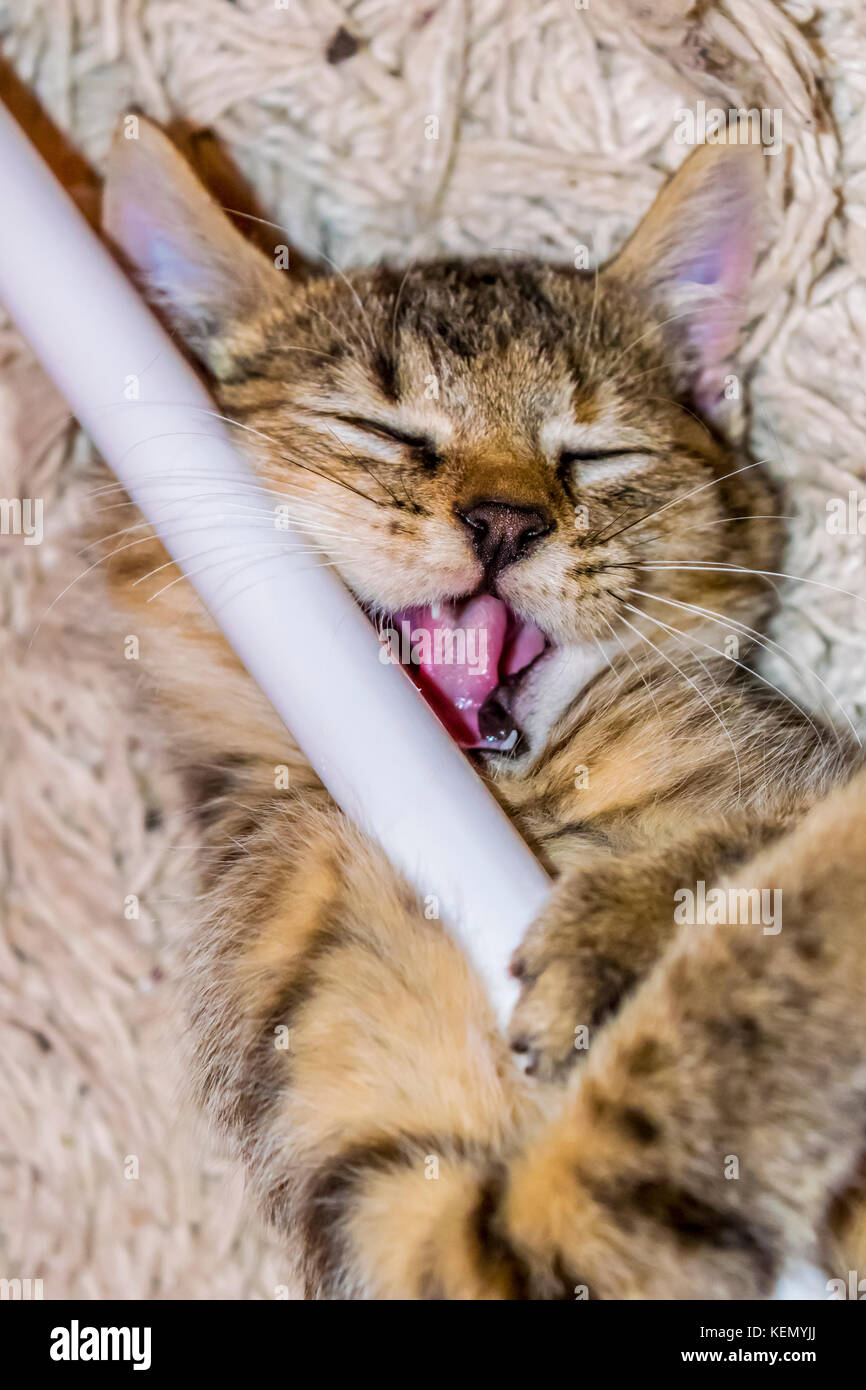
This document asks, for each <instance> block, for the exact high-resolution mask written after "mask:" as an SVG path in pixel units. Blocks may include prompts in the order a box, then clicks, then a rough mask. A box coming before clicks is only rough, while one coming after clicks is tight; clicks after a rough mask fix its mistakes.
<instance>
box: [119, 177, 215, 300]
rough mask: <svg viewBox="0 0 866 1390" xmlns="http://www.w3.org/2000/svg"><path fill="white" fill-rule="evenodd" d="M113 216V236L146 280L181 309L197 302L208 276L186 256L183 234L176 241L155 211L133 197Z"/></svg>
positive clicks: (125, 199) (126, 200)
mask: <svg viewBox="0 0 866 1390" xmlns="http://www.w3.org/2000/svg"><path fill="white" fill-rule="evenodd" d="M113 213H114V215H113V219H112V222H113V225H112V226H111V228H110V231H111V235H112V237H113V239H114V241H115V242H116V243H117V245H118V246H120V248H121V250H122V251H123V252H124V254H125V255H126V256H127V257H128V259H129V260H130V261H131V262H132V264H133V265H134V266H137V268H138V269H139V270H140V271H141V273H142V275H143V276H144V277H145V279H146V280H147V281H148V282H149V283H150V284H151V285H153V286H155V287H156V288H158V289H160V290H162V291H163V292H164V293H165V294H166V295H167V297H168V298H169V299H170V300H171V301H172V302H174V303H176V304H177V305H178V307H183V306H185V305H188V304H189V303H190V301H192V300H194V299H196V298H197V296H198V294H199V292H200V291H201V290H203V289H204V288H205V280H206V272H205V270H204V268H203V267H202V266H201V265H199V264H197V263H196V262H195V261H194V260H193V259H192V258H191V257H190V256H189V255H187V254H185V250H184V245H183V233H181V234H180V236H176V237H173V236H172V234H171V231H170V230H168V229H166V228H165V227H164V226H162V225H161V224H160V222H159V221H158V220H157V216H156V215H154V210H153V209H150V208H147V207H144V206H142V204H141V203H139V202H138V201H136V200H134V199H132V198H129V197H126V198H124V200H123V201H122V203H120V205H119V206H118V205H117V204H116V205H115V207H114V210H113Z"/></svg>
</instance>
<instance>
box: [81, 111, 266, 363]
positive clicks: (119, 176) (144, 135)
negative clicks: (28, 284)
mask: <svg viewBox="0 0 866 1390" xmlns="http://www.w3.org/2000/svg"><path fill="white" fill-rule="evenodd" d="M133 121H134V124H132V122H133ZM130 129H132V130H133V131H134V132H135V134H134V136H133V138H128V134H127V132H128V131H129V130H130ZM102 225H103V228H104V230H105V232H106V234H107V235H108V237H109V239H110V240H111V241H112V242H113V243H114V245H115V246H116V247H117V249H118V250H119V251H120V252H121V254H122V255H123V257H124V259H125V260H126V261H127V262H129V263H130V265H131V266H132V268H133V270H134V271H135V272H136V273H137V276H138V278H139V279H140V280H141V282H142V285H143V288H144V290H145V292H146V293H147V294H148V296H149V298H151V299H152V300H153V302H154V303H155V304H157V305H159V307H161V308H162V309H163V310H164V311H165V313H166V316H167V317H168V319H169V321H170V322H171V323H172V324H173V325H174V326H175V327H176V328H177V329H178V331H179V332H180V334H181V336H182V337H183V338H184V339H185V340H186V341H187V343H189V345H190V346H191V347H192V348H193V349H194V350H196V351H198V352H199V355H200V356H202V357H205V358H207V345H208V342H209V340H210V339H211V338H213V337H214V336H217V335H219V333H220V332H221V331H222V330H224V329H225V328H227V327H228V326H229V325H230V324H231V323H232V322H234V321H236V320H238V319H241V318H243V317H245V316H246V315H247V314H249V313H250V312H252V311H254V310H255V309H256V308H260V307H261V306H262V304H266V303H268V302H269V301H270V302H272V301H273V300H274V298H275V297H279V296H281V295H283V294H285V293H286V290H285V283H284V281H283V280H282V277H281V275H280V272H279V271H277V270H276V269H275V268H274V266H272V265H271V264H270V262H269V261H268V260H267V258H266V257H265V256H264V255H263V254H262V252H260V251H259V250H258V249H257V248H256V247H254V246H252V245H251V244H250V243H249V242H248V241H246V240H245V239H244V237H242V236H241V234H240V232H239V231H238V230H237V228H236V227H234V226H233V225H232V223H231V222H230V221H229V219H228V218H227V217H226V215H225V214H224V213H223V212H222V210H221V209H220V207H219V206H218V204H217V203H216V202H215V201H214V200H213V198H212V197H211V196H210V194H209V193H208V192H207V191H206V190H205V189H204V188H203V186H202V185H201V184H200V183H199V181H198V179H197V178H196V176H195V175H194V173H193V172H192V170H191V169H190V167H189V165H188V164H187V163H186V162H185V160H183V159H182V158H181V156H180V155H179V154H178V153H177V151H176V150H175V148H174V146H173V145H172V144H171V142H170V141H169V140H168V139H167V138H166V136H165V135H163V134H162V132H161V131H160V130H158V129H157V128H156V126H154V125H151V123H150V122H149V121H147V120H145V119H144V118H143V117H140V116H137V117H134V118H128V119H127V120H126V121H124V123H123V127H122V128H121V129H120V130H119V131H118V133H117V135H116V136H115V139H114V143H113V145H112V148H111V152H110V155H109V160H108V170H107V174H106V180H105V188H104V192H103V204H102Z"/></svg>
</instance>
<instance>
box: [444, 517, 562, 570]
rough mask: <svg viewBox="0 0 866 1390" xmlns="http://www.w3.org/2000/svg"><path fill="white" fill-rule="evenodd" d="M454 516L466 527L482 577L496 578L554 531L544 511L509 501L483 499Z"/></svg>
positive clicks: (551, 522)
mask: <svg viewBox="0 0 866 1390" xmlns="http://www.w3.org/2000/svg"><path fill="white" fill-rule="evenodd" d="M457 515H458V516H459V517H460V520H461V521H462V522H463V523H464V525H466V526H468V527H469V532H470V536H471V539H472V544H473V546H474V547H475V553H476V555H477V556H478V558H479V560H480V561H481V563H482V565H483V566H484V574H485V577H486V578H487V579H488V580H490V579H493V578H495V577H496V575H497V574H499V572H500V571H501V570H504V569H505V566H506V565H513V564H514V562H515V560H522V559H523V557H524V555H526V554H527V553H528V551H529V549H530V547H531V546H532V545H533V544H534V543H535V541H537V540H540V538H541V537H542V536H546V535H547V534H548V532H550V531H552V530H553V521H552V520H551V518H550V517H549V516H548V514H547V512H545V511H542V510H541V509H540V508H536V507H517V506H514V505H512V503H511V502H498V501H496V500H495V499H493V498H485V499H484V501H482V502H478V503H476V505H475V506H474V507H468V508H467V509H466V510H465V511H463V510H461V509H459V508H458V511H457Z"/></svg>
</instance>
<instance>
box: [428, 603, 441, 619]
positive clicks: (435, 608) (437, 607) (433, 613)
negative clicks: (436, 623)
mask: <svg viewBox="0 0 866 1390" xmlns="http://www.w3.org/2000/svg"><path fill="white" fill-rule="evenodd" d="M440 612H441V605H440V604H438V603H434V604H433V607H432V608H431V609H430V616H431V617H433V618H438V617H439V614H440Z"/></svg>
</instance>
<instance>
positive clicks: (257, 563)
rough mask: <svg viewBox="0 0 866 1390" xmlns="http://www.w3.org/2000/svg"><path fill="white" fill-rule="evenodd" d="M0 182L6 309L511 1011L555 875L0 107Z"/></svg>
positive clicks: (330, 771)
mask: <svg viewBox="0 0 866 1390" xmlns="http://www.w3.org/2000/svg"><path fill="white" fill-rule="evenodd" d="M0 183H2V188H3V193H4V197H3V209H4V210H3V216H2V217H0V299H2V300H3V302H4V304H5V305H6V307H7V309H8V310H9V312H10V314H11V315H12V317H13V319H14V320H15V321H16V323H17V324H18V326H19V328H20V329H21V331H22V332H23V334H24V335H25V337H26V338H27V339H28V340H29V342H30V343H31V345H32V346H33V348H34V350H35V352H36V354H37V356H38V357H39V359H40V360H41V362H42V364H43V366H44V367H45V370H46V371H47V372H48V374H49V375H50V376H51V377H52V378H53V380H54V381H55V383H56V384H57V386H58V388H59V389H60V391H61V392H62V393H63V395H64V396H65V398H66V399H67V400H68V402H69V404H70V406H71V407H72V409H73V411H74V413H75V415H76V416H77V417H78V419H79V420H80V422H81V424H82V425H83V427H84V429H85V430H86V431H87V433H88V434H89V436H90V437H91V439H92V440H93V441H94V443H95V444H96V446H97V448H98V449H99V450H100V452H101V453H102V455H103V456H104V458H105V459H106V460H107V461H108V463H109V464H110V465H111V467H112V468H113V469H114V471H115V472H116V474H117V475H118V477H119V478H120V480H121V481H122V482H123V484H124V486H125V487H126V489H127V490H128V492H129V493H130V495H131V496H132V497H133V498H134V499H135V501H136V502H137V504H138V506H139V507H140V508H141V511H142V512H143V514H144V515H145V516H146V517H147V518H148V519H149V520H150V521H151V522H152V524H153V526H154V527H155V529H156V530H157V531H158V533H159V535H160V537H161V539H162V541H163V542H164V544H165V546H166V548H167V549H168V551H169V552H170V554H171V555H172V556H173V557H174V559H175V560H176V561H177V562H178V564H179V565H180V566H181V567H182V568H186V569H187V572H188V577H189V578H190V581H191V583H192V584H193V585H194V587H195V588H196V589H197V590H198V593H199V594H200V596H201V598H202V599H203V601H204V603H205V604H206V606H207V608H208V609H209V610H210V612H211V613H212V614H213V616H214V618H215V619H216V620H217V622H218V623H219V625H220V627H221V628H222V630H223V632H224V633H225V636H226V637H227V639H228V641H229V642H230V643H231V645H232V647H233V648H234V650H235V651H236V652H237V654H238V656H239V657H240V659H241V660H242V661H243V663H244V665H245V666H246V667H247V669H248V670H249V672H250V673H251V675H252V676H253V677H254V678H255V680H256V681H257V682H258V684H259V685H260V686H261V688H262V690H263V691H264V693H265V694H266V696H267V697H268V699H269V700H270V702H271V704H272V705H273V706H274V708H275V709H276V711H277V713H278V714H279V715H280V717H281V718H282V719H283V720H284V721H285V723H286V725H287V726H288V728H289V729H290V730H291V732H292V734H293V735H294V737H295V739H296V740H297V743H298V745H299V746H300V748H301V749H302V750H303V752H304V754H305V756H306V757H307V758H308V760H309V762H310V764H311V765H312V767H313V768H314V769H315V770H316V772H317V773H318V775H319V776H320V777H321V779H322V781H323V782H324V784H325V786H326V787H327V788H328V791H329V792H330V793H331V795H332V796H333V798H334V800H335V801H336V802H337V804H338V805H340V806H341V807H342V808H343V810H344V811H346V813H347V814H348V815H349V816H350V817H351V818H352V819H353V820H354V821H355V822H356V823H357V824H358V825H360V826H362V827H363V828H364V829H365V830H367V831H369V832H370V833H371V834H372V835H373V836H375V838H376V839H378V840H379V842H380V843H381V844H382V846H383V847H384V849H385V851H386V852H387V854H388V856H389V858H390V859H391V861H392V862H393V863H394V864H395V865H396V866H397V867H398V868H400V869H401V870H402V871H403V872H404V873H405V874H406V875H407V877H408V878H409V880H410V881H411V882H412V883H413V884H414V885H415V887H416V888H417V889H418V890H419V892H420V893H421V894H422V895H424V896H425V897H426V896H427V895H433V896H435V897H436V898H437V899H438V900H439V904H440V906H441V913H442V916H443V918H444V919H445V920H446V921H447V922H449V923H450V924H451V925H452V926H453V927H454V928H455V929H456V930H457V931H458V934H459V936H460V938H461V940H462V941H463V942H464V944H465V946H466V948H467V949H468V951H469V952H470V955H471V956H472V958H473V960H474V961H475V963H476V965H477V966H478V968H479V969H480V971H481V973H482V975H483V976H484V978H485V980H486V982H487V985H488V988H489V990H490V993H491V996H492V998H493V1001H494V1004H495V1005H496V1007H497V1010H498V1012H499V1015H500V1018H504V1017H505V1016H506V1015H507V1013H508V1012H509V1011H510V1008H511V1005H512V1003H513V999H514V991H515V986H514V985H513V983H512V982H511V980H510V979H509V977H508V975H507V973H506V967H507V962H508V957H509V955H510V953H511V951H512V950H513V949H514V948H515V946H517V945H518V943H519V941H520V939H521V937H522V936H523V933H524V931H525V929H526V927H527V925H528V924H529V922H530V921H531V920H532V918H533V917H534V916H535V915H536V913H537V912H538V911H539V909H540V908H541V906H542V904H543V903H544V901H545V899H546V897H547V895H548V893H549V891H550V880H549V879H548V877H547V875H546V874H545V873H544V872H543V870H542V869H541V867H540V865H539V864H538V862H537V860H536V859H535V858H534V856H533V855H532V854H531V853H530V851H529V849H528V848H527V846H526V845H525V843H524V842H523V840H522V839H521V838H520V837H519V835H518V834H517V832H516V831H515V829H514V827H513V826H512V825H511V823H510V822H509V820H508V819H507V817H506V816H505V815H504V813H503V812H502V811H501V809H500V808H499V807H498V806H497V804H496V802H495V801H494V800H493V798H492V797H491V795H490V794H489V792H488V791H487V789H486V788H485V786H484V785H483V783H482V782H481V781H480V779H479V778H478V777H477V776H476V774H475V772H474V771H473V769H472V767H471V766H470V764H469V763H468V762H467V760H466V758H465V757H464V755H463V754H462V753H461V752H460V751H459V749H458V748H457V747H456V745H455V744H454V743H453V742H452V741H451V739H450V738H449V736H448V735H447V733H446V732H445V730H444V729H443V727H442V726H441V724H440V723H439V721H438V720H437V719H436V718H435V716H434V715H433V714H432V712H431V711H430V710H429V709H428V708H427V706H426V705H425V704H424V702H423V700H422V699H421V698H420V696H419V695H418V693H417V691H416V690H415V688H414V687H413V685H412V683H411V681H410V680H409V679H408V678H407V677H406V675H405V673H404V672H403V671H402V670H401V669H400V668H399V667H395V666H392V665H390V664H383V663H382V662H381V661H380V659H379V654H380V645H379V642H378V640H377V637H376V634H375V632H374V630H373V628H372V626H371V624H370V622H369V621H368V619H367V618H366V616H365V615H364V614H363V612H362V611H361V609H360V608H359V607H358V605H357V604H356V603H355V601H354V599H353V598H352V596H351V595H350V593H349V592H348V590H347V589H346V588H345V586H344V585H343V584H342V582H341V581H340V579H339V578H338V577H337V575H336V574H335V573H334V572H333V570H332V569H331V568H328V567H327V566H325V565H323V564H322V563H320V562H319V561H318V560H316V559H315V557H312V558H311V556H310V554H309V550H310V545H311V542H310V540H309V538H308V537H306V536H304V535H303V534H302V533H301V532H299V531H295V530H289V531H282V530H276V529H273V530H270V529H268V522H267V520H266V519H263V518H262V517H261V515H259V516H258V517H256V516H255V515H254V514H253V512H252V510H251V505H250V504H251V500H253V501H255V502H256V503H257V504H258V505H259V506H261V505H262V501H261V497H262V494H261V492H260V491H253V490H252V489H253V488H254V487H255V486H256V480H255V478H254V476H253V475H252V472H251V470H250V468H249V466H248V465H247V464H246V462H245V461H244V460H243V459H242V458H241V457H240V456H239V455H238V453H237V451H236V449H235V446H234V445H233V443H232V442H231V440H230V439H229V436H228V434H227V432H226V430H225V428H224V426H223V425H222V423H221V422H220V421H219V420H217V419H215V418H214V416H213V411H214V406H213V402H212V401H211V399H210V397H209V396H208V395H207V393H206V391H205V390H204V388H203V387H202V385H201V383H200V381H199V379H198V377H197V376H196V374H195V372H194V371H193V370H192V369H191V367H190V366H189V365H188V363H187V362H186V361H185V360H184V359H183V357H182V356H181V355H180V353H179V352H178V351H177V349H176V348H175V347H174V346H173V344H172V342H171V340H170V339H169V337H168V335H167V334H166V333H165V331H164V330H163V329H162V327H161V326H160V324H159V323H158V322H157V321H156V319H155V318H154V317H153V315H152V314H151V313H150V311H149V310H148V309H147V308H146V306H145V305H144V303H143V302H142V301H141V299H140V298H139V296H138V295H137V294H136V292H135V290H134V289H133V287H132V285H131V284H130V283H129V281H128V280H127V279H126V277H125V276H124V275H123V273H122V272H121V270H120V269H119V268H118V266H117V265H116V263H115V262H114V260H113V259H112V257H111V256H110V255H109V254H108V252H107V251H106V249H105V248H104V247H103V246H102V244H101V243H100V241H99V240H98V238H97V237H96V236H95V235H94V233H93V232H92V231H91V229H90V228H89V226H88V225H87V223H86V222H85V220H84V218H83V217H82V216H81V214H80V213H79V212H78V209H77V208H76V207H75V206H74V204H73V203H72V202H71V200H70V199H69V198H68V196H67V195H66V193H65V192H64V190H63V189H62V188H61V187H60V185H59V184H58V183H57V181H56V180H55V179H54V177H53V175H52V174H51V172H50V171H49V170H48V168H47V167H46V165H45V164H44V162H43V161H42V159H41V158H40V157H39V155H38V154H37V153H36V151H35V150H34V149H33V147H32V146H31V144H30V142H29V141H28V140H27V139H26V137H25V136H24V134H23V133H22V131H21V130H20V129H19V127H18V126H17V124H16V123H15V122H14V121H13V120H12V119H11V117H10V116H9V115H8V113H7V112H6V111H5V110H3V108H2V107H0ZM130 378H135V379H136V380H137V382H138V384H139V391H140V399H139V400H138V401H129V400H127V399H126V396H125V395H124V390H127V391H128V382H129V379H130ZM206 412H211V413H206ZM263 529H264V535H263ZM263 540H264V541H266V542H268V543H269V544H268V546H267V548H264V547H263V545H262V542H263ZM275 541H276V542H281V543H282V546H280V545H274V544H273V542H275ZM205 551H207V552H208V553H207V555H203V553H202V552H205ZM191 556H196V557H198V558H197V559H190V558H189V557H191ZM263 556H270V558H266V559H265V558H262V557H263ZM245 557H246V564H245V563H244V561H245ZM185 561H186V564H185ZM434 1002H435V1001H434Z"/></svg>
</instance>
